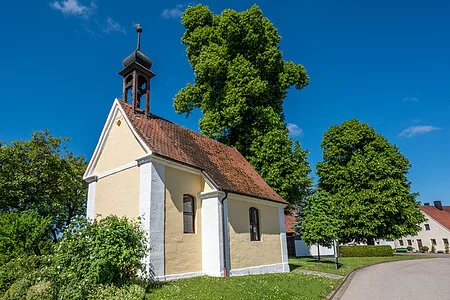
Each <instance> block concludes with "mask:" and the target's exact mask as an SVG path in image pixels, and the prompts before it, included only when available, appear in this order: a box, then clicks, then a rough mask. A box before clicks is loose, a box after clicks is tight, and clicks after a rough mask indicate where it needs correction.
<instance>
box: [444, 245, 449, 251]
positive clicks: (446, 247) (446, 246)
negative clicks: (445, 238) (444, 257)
mask: <svg viewBox="0 0 450 300" xmlns="http://www.w3.org/2000/svg"><path fill="white" fill-rule="evenodd" d="M448 252H449V248H448V243H445V253H448Z"/></svg>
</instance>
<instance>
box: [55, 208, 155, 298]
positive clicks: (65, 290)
mask: <svg viewBox="0 0 450 300" xmlns="http://www.w3.org/2000/svg"><path fill="white" fill-rule="evenodd" d="M146 244H147V243H146V236H145V232H144V231H143V230H142V229H141V228H140V224H139V223H137V222H131V221H128V219H127V218H125V217H123V218H118V217H116V216H109V217H107V218H105V219H101V220H94V221H92V222H91V221H86V220H77V221H75V222H73V223H72V225H71V226H70V227H69V228H68V229H67V230H66V231H65V232H64V234H63V237H62V238H61V240H60V242H59V245H58V246H57V247H56V249H55V253H54V262H53V269H52V274H53V276H52V277H51V278H50V280H51V287H52V293H53V294H54V295H55V297H56V298H60V299H86V298H87V297H88V296H89V294H90V293H91V292H92V290H93V286H96V285H101V284H107V285H108V284H109V285H116V286H119V287H120V286H122V285H125V284H129V283H131V281H132V280H133V279H135V278H136V277H137V274H138V271H139V270H141V271H143V272H144V271H145V268H144V266H143V265H142V263H141V260H142V259H143V258H144V256H145V255H146V251H147V246H146Z"/></svg>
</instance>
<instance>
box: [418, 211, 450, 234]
mask: <svg viewBox="0 0 450 300" xmlns="http://www.w3.org/2000/svg"><path fill="white" fill-rule="evenodd" d="M419 208H420V210H421V211H423V212H424V213H426V214H427V215H429V216H430V217H431V218H433V219H434V220H435V221H437V222H439V223H440V224H441V225H442V226H445V227H446V228H447V229H448V230H450V206H442V208H443V209H442V210H439V209H437V208H436V207H434V206H427V205H425V206H420V207H419Z"/></svg>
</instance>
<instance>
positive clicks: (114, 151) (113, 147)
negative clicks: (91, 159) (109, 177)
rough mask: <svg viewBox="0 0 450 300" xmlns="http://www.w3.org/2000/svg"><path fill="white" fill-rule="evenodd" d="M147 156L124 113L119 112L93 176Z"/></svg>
mask: <svg viewBox="0 0 450 300" xmlns="http://www.w3.org/2000/svg"><path fill="white" fill-rule="evenodd" d="M119 124H120V125H119ZM145 154H146V153H145V150H144V149H143V148H142V147H141V145H140V144H139V142H138V141H137V140H136V138H135V137H134V135H133V132H132V131H131V129H130V127H129V126H128V124H127V123H126V122H125V120H124V117H123V115H122V113H121V112H120V110H117V111H116V115H115V117H114V120H113V122H112V124H111V129H110V131H109V133H108V135H107V138H106V141H105V143H104V145H103V149H102V151H101V153H100V155H99V158H98V161H97V163H96V165H95V168H94V170H93V172H92V173H93V174H92V175H98V174H101V173H103V172H107V171H110V170H112V169H114V168H118V167H121V166H123V165H126V164H128V163H130V162H133V161H135V160H136V159H137V158H139V157H142V156H144V155H145Z"/></svg>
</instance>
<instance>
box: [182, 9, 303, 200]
mask: <svg viewBox="0 0 450 300" xmlns="http://www.w3.org/2000/svg"><path fill="white" fill-rule="evenodd" d="M182 23H183V25H184V26H185V28H186V31H185V33H184V35H183V38H182V42H183V43H184V44H185V45H187V50H186V51H187V57H188V59H189V62H190V64H191V65H192V67H193V70H194V74H195V83H194V84H190V83H189V84H188V85H187V86H186V87H185V88H183V89H181V90H180V91H179V92H178V94H177V95H176V97H175V99H174V108H175V110H176V111H177V112H178V113H184V114H186V115H187V116H189V114H190V113H191V112H192V110H193V109H194V108H200V109H201V110H202V113H203V118H201V119H200V121H199V127H200V130H201V131H202V133H203V134H205V135H207V136H209V137H211V138H214V139H217V140H219V141H220V142H223V143H225V144H227V145H229V146H232V147H235V148H236V149H237V150H238V151H239V152H241V153H242V154H243V155H244V157H246V158H247V159H248V160H249V161H250V163H251V164H252V165H253V166H254V167H255V169H256V170H257V171H258V172H260V174H261V175H262V177H263V178H264V179H265V180H266V181H267V182H268V183H269V184H270V185H271V186H272V187H273V188H274V189H275V191H277V192H278V193H279V194H280V195H281V196H283V197H284V198H285V199H286V200H288V201H290V202H297V201H299V197H302V196H303V194H304V193H305V191H304V190H305V186H309V185H310V183H311V180H310V179H309V178H308V177H307V174H308V173H309V171H310V168H309V165H308V162H307V160H306V155H307V153H308V152H307V151H304V150H302V149H301V147H300V144H299V143H294V142H293V140H292V139H290V138H289V137H288V132H287V130H286V125H285V123H284V115H283V100H284V98H285V97H286V93H287V90H288V88H289V87H292V86H294V87H295V88H297V89H299V90H300V89H302V88H303V87H305V86H306V85H307V84H308V81H309V78H308V75H307V74H306V70H305V68H304V67H303V66H302V65H300V64H295V63H293V62H291V61H284V60H283V58H282V53H281V51H280V50H279V47H278V45H279V42H280V38H281V37H280V35H279V34H278V32H277V30H276V28H275V27H274V26H273V24H272V23H271V22H270V21H269V20H268V19H267V18H265V17H264V16H263V14H262V11H261V10H260V9H259V8H258V6H256V5H253V6H252V7H251V8H250V9H248V10H246V11H243V12H241V13H239V12H236V11H234V10H231V9H227V10H224V11H223V12H222V14H220V15H214V14H213V13H212V12H211V11H210V10H209V8H208V7H206V6H203V5H197V6H193V7H188V8H187V9H186V11H185V12H184V13H183V18H182ZM274 161H276V162H279V163H276V164H273V162H274ZM282 162H287V163H282Z"/></svg>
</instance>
